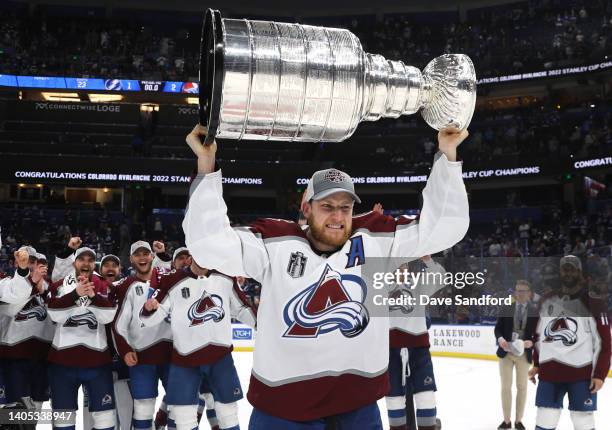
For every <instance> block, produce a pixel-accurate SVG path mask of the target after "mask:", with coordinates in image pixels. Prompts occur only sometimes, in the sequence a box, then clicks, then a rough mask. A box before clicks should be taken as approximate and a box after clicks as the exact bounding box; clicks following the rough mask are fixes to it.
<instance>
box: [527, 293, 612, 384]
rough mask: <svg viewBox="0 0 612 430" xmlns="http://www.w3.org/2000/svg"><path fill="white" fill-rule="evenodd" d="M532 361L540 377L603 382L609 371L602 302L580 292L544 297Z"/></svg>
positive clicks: (606, 330)
mask: <svg viewBox="0 0 612 430" xmlns="http://www.w3.org/2000/svg"><path fill="white" fill-rule="evenodd" d="M536 336H537V342H536V351H535V352H536V353H535V354H534V360H535V362H536V365H539V367H540V378H541V379H543V380H548V381H559V382H568V381H575V380H580V379H583V380H588V379H591V377H596V378H600V379H604V380H605V378H606V377H607V374H608V370H609V369H610V323H609V321H608V313H607V306H606V303H605V301H603V300H601V299H595V298H592V297H589V296H588V294H587V293H586V291H585V292H583V293H582V294H580V295H577V296H575V297H570V296H561V295H558V294H553V295H549V296H547V297H544V298H543V299H542V301H541V302H540V313H539V320H538V325H537V328H536Z"/></svg>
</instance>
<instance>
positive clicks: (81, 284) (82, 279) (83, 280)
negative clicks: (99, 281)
mask: <svg viewBox="0 0 612 430" xmlns="http://www.w3.org/2000/svg"><path fill="white" fill-rule="evenodd" d="M76 293H77V294H78V295H79V297H83V296H88V297H93V296H95V295H96V293H95V287H94V284H93V282H91V281H90V280H89V278H87V276H84V275H81V276H79V278H78V285H77V287H76Z"/></svg>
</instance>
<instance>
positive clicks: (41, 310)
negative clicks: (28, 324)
mask: <svg viewBox="0 0 612 430" xmlns="http://www.w3.org/2000/svg"><path fill="white" fill-rule="evenodd" d="M32 318H36V319H37V320H38V321H44V320H45V318H47V310H46V309H45V307H44V306H42V305H41V304H40V303H38V302H37V301H34V300H32V301H31V302H30V303H28V304H27V305H26V306H24V307H23V309H22V310H21V311H19V313H18V314H17V315H15V321H27V320H29V319H32Z"/></svg>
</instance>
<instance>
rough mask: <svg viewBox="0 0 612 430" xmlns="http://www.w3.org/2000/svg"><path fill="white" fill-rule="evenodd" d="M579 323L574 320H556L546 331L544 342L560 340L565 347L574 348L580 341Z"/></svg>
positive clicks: (564, 318)
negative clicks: (578, 333)
mask: <svg viewBox="0 0 612 430" xmlns="http://www.w3.org/2000/svg"><path fill="white" fill-rule="evenodd" d="M577 331H578V322H577V321H576V320H575V319H574V318H569V317H561V318H555V319H553V320H552V321H551V322H549V323H548V325H547V326H546V328H545V329H544V342H554V341H556V340H559V341H561V342H562V343H563V345H565V346H572V345H574V344H575V343H576V342H577V341H578V335H577V334H576V332H577Z"/></svg>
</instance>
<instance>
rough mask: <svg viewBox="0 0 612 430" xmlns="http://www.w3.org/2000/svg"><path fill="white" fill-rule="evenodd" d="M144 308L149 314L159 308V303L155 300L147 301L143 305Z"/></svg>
mask: <svg viewBox="0 0 612 430" xmlns="http://www.w3.org/2000/svg"><path fill="white" fill-rule="evenodd" d="M144 308H145V309H146V310H147V311H149V312H151V311H156V310H157V308H159V302H158V301H157V299H149V300H147V302H146V303H145V304H144Z"/></svg>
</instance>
